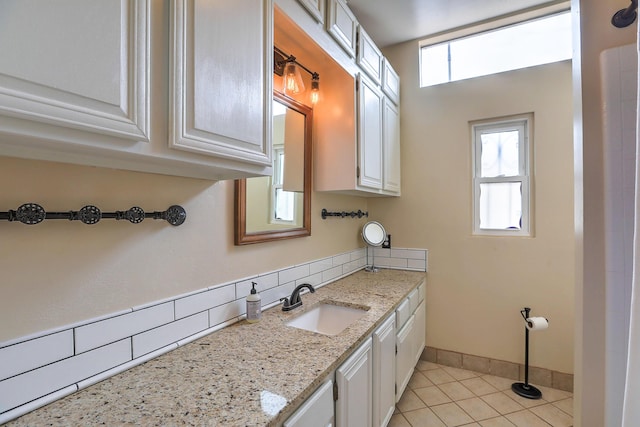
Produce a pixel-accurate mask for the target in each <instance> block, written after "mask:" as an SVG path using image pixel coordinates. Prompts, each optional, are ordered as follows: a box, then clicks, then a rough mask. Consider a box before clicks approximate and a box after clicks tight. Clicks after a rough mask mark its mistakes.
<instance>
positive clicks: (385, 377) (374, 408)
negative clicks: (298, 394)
mask: <svg viewBox="0 0 640 427" xmlns="http://www.w3.org/2000/svg"><path fill="white" fill-rule="evenodd" d="M424 295H425V283H424V282H423V283H422V284H421V285H420V286H419V287H418V288H417V289H416V290H414V291H413V292H411V293H410V295H409V296H408V297H407V298H405V299H404V301H402V303H401V304H399V305H398V308H397V309H396V310H395V311H394V312H393V313H392V314H391V315H389V316H388V317H387V318H386V319H385V320H384V321H383V322H382V323H381V324H380V326H378V328H377V329H376V330H375V331H374V332H373V334H372V335H371V336H370V337H368V338H367V339H366V341H364V343H362V344H361V345H360V347H358V349H357V350H355V351H354V352H353V353H351V355H349V357H348V358H347V359H346V360H345V361H344V362H343V363H342V365H340V366H339V367H338V368H337V369H336V370H335V377H334V375H330V376H329V379H327V380H326V381H325V382H324V383H323V384H322V385H321V386H320V387H319V388H318V389H317V390H316V391H315V392H314V393H313V394H312V395H311V397H309V398H308V399H307V400H306V401H305V402H304V403H303V404H302V405H301V406H300V407H299V408H298V409H297V410H296V411H295V412H294V413H293V415H291V417H289V418H288V419H287V421H285V422H284V424H283V426H284V427H299V426H304V427H327V426H333V425H335V426H337V427H359V426H363V427H370V426H375V427H385V426H386V425H388V424H389V421H390V420H391V417H392V416H393V412H394V410H395V404H396V402H397V401H398V400H400V397H401V396H402V393H403V392H404V390H405V388H406V387H407V384H408V383H409V380H410V379H411V375H412V374H413V369H414V368H415V366H416V363H417V362H418V359H419V358H420V355H421V354H422V350H423V349H424V345H425V302H424ZM333 378H335V382H334V381H332V379H333ZM334 415H335V417H334ZM334 421H335V424H334Z"/></svg>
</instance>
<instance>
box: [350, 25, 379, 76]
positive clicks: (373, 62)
mask: <svg viewBox="0 0 640 427" xmlns="http://www.w3.org/2000/svg"><path fill="white" fill-rule="evenodd" d="M356 61H357V63H358V65H359V66H360V68H361V69H362V70H363V71H364V72H365V73H367V75H368V76H369V77H371V79H372V80H373V81H374V82H376V84H378V85H379V84H380V83H381V82H382V70H383V68H382V62H383V57H382V52H380V49H378V47H377V46H376V45H375V43H374V42H373V40H371V37H369V34H367V32H366V31H365V30H364V28H362V25H360V26H358V56H357V57H356Z"/></svg>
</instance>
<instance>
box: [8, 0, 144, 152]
mask: <svg viewBox="0 0 640 427" xmlns="http://www.w3.org/2000/svg"><path fill="white" fill-rule="evenodd" d="M0 16H2V17H3V18H4V19H2V24H0V133H2V134H5V135H7V134H8V135H9V137H6V138H5V137H4V136H2V137H0V139H1V140H0V154H9V155H12V154H14V155H20V156H21V157H28V155H26V156H25V155H24V152H23V151H21V150H25V152H28V151H29V150H30V149H31V148H38V149H42V148H43V147H45V148H49V150H51V153H49V154H48V156H49V157H47V156H45V157H43V158H47V159H51V160H61V158H60V155H56V153H55V151H56V150H57V149H59V148H68V147H75V148H76V150H77V151H79V152H82V150H83V148H82V147H87V146H88V147H92V146H94V145H98V146H102V147H107V148H110V147H118V146H120V145H121V144H125V146H128V144H133V142H138V141H143V142H145V141H149V102H148V95H149V51H148V50H149V48H148V46H149V28H150V25H149V3H148V2H147V1H145V0H138V1H133V0H130V1H103V2H95V1H92V2H86V1H83V0H59V1H55V2H48V1H44V2H43V1H38V0H4V1H2V2H0ZM79 132H81V135H80V136H78V135H79ZM70 135H75V140H74V141H71V139H72V137H71V136H70ZM123 140H124V141H123ZM51 141H56V142H55V143H56V144H57V145H52V144H51ZM79 147H80V148H79Z"/></svg>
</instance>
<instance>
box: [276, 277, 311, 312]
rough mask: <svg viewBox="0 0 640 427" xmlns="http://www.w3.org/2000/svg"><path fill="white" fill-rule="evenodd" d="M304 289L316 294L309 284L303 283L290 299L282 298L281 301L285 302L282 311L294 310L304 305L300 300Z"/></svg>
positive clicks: (297, 287)
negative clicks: (301, 291)
mask: <svg viewBox="0 0 640 427" xmlns="http://www.w3.org/2000/svg"><path fill="white" fill-rule="evenodd" d="M302 288H307V289H309V292H311V293H314V292H315V291H316V290H315V289H314V288H313V286H311V285H310V284H308V283H303V284H301V285H298V286H296V288H295V289H294V290H293V292H292V293H291V296H290V297H289V298H286V297H285V298H280V301H283V302H284V303H283V304H282V311H289V310H293V309H294V308H296V307H300V306H301V305H302V300H301V299H300V290H302Z"/></svg>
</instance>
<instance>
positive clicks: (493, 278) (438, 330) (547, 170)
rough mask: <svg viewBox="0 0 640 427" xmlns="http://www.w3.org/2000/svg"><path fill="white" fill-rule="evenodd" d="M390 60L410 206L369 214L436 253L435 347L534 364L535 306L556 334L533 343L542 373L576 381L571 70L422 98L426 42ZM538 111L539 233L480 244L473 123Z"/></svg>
mask: <svg viewBox="0 0 640 427" xmlns="http://www.w3.org/2000/svg"><path fill="white" fill-rule="evenodd" d="M385 54H386V56H387V57H388V58H389V59H390V60H391V63H392V64H393V66H394V68H395V69H396V70H397V71H398V73H399V74H400V78H401V82H402V84H401V89H402V92H401V97H402V98H401V99H402V102H401V107H402V111H401V141H402V197H401V198H399V199H393V200H390V199H380V200H371V201H370V202H369V207H370V211H371V212H372V213H373V219H377V220H380V221H381V222H382V223H383V224H384V225H385V227H386V228H387V231H388V232H389V233H390V234H391V235H392V236H393V239H392V242H393V244H394V245H396V246H400V247H426V248H428V249H429V276H428V285H427V337H426V339H427V345H428V346H432V347H437V348H441V349H446V350H453V351H458V352H463V353H469V354H473V355H478V356H485V357H490V358H495V359H500V360H507V361H511V362H517V363H523V361H524V331H523V329H524V323H523V321H522V318H521V317H520V310H521V309H522V307H524V306H530V307H532V308H533V314H534V315H543V316H546V317H548V318H549V321H550V324H551V327H550V328H549V329H548V330H547V331H544V332H540V333H536V334H534V335H532V337H531V348H530V363H531V364H532V365H533V366H539V367H543V368H547V369H552V370H557V371H561V372H567V373H571V372H573V321H574V317H573V316H574V310H573V304H574V299H573V292H574V240H573V237H574V232H573V168H572V163H573V151H572V149H573V147H572V106H571V64H570V63H569V62H568V61H565V62H562V63H557V64H551V65H546V66H540V67H533V68H529V69H524V70H518V71H513V72H508V73H502V74H499V75H494V76H489V77H481V78H477V79H471V80H466V81H460V82H454V83H451V84H447V85H440V86H434V87H430V88H423V89H419V87H418V86H419V84H418V45H417V42H408V43H404V44H400V45H397V46H394V47H392V48H390V49H387V50H386V51H385ZM529 112H533V113H534V129H533V139H534V141H533V150H534V154H533V158H534V159H533V161H534V163H533V167H534V169H533V170H534V172H533V186H534V187H533V206H534V222H533V224H534V226H533V227H534V230H535V231H534V233H535V235H534V236H533V237H532V238H518V237H510V238H506V237H481V236H472V235H471V227H472V207H471V201H472V199H471V198H472V192H471V142H470V130H469V124H468V123H469V121H474V120H481V119H488V118H494V117H500V116H508V115H513V114H519V113H529Z"/></svg>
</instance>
